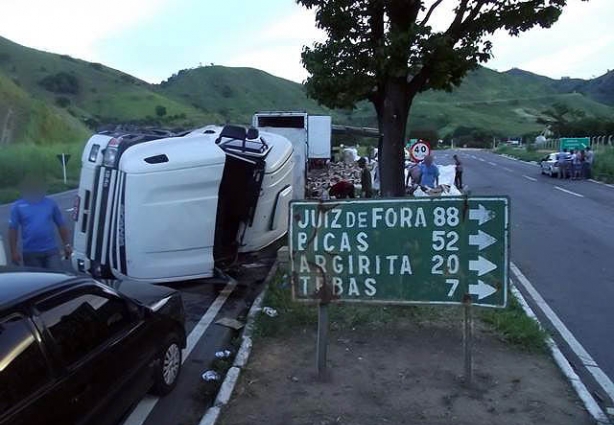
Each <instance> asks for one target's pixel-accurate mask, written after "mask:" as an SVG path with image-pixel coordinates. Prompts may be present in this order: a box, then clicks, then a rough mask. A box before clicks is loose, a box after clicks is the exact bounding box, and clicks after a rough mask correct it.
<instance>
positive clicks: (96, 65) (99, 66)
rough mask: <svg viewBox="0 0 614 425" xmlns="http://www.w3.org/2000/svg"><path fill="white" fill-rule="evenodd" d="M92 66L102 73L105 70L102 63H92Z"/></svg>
mask: <svg viewBox="0 0 614 425" xmlns="http://www.w3.org/2000/svg"><path fill="white" fill-rule="evenodd" d="M90 66H91V67H92V68H94V69H95V70H96V71H102V70H103V69H104V68H103V66H102V64H101V63H96V62H92V63H90Z"/></svg>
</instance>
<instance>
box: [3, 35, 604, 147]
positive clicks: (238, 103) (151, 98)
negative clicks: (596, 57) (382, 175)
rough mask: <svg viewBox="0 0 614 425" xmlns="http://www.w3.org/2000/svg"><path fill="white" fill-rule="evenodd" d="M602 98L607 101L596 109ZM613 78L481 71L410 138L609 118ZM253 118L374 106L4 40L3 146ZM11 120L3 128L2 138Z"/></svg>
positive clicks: (420, 106)
mask: <svg viewBox="0 0 614 425" xmlns="http://www.w3.org/2000/svg"><path fill="white" fill-rule="evenodd" d="M595 99H597V100H600V101H602V102H604V103H599V102H598V101H596V100H595ZM613 99H614V74H613V73H609V74H606V75H604V76H603V77H600V78H599V79H595V80H590V81H588V80H578V79H562V80H553V79H550V78H547V77H543V76H539V75H536V74H532V73H530V72H526V71H522V70H518V69H513V70H510V71H508V72H503V73H501V72H496V71H493V70H490V69H488V68H480V69H478V70H476V71H475V72H473V73H470V74H469V75H468V76H467V78H466V79H465V81H464V82H463V84H462V85H461V86H460V87H459V88H457V89H456V90H455V91H453V92H452V93H446V92H426V93H423V94H421V95H419V96H418V98H417V99H416V100H415V102H414V104H413V107H412V112H411V116H410V120H409V123H410V128H411V129H412V130H430V131H436V132H438V134H439V136H440V137H446V136H450V135H458V134H470V133H472V132H476V131H478V132H482V133H487V134H492V135H496V136H511V135H521V134H526V133H529V132H537V131H541V130H542V126H541V125H539V124H537V123H536V120H537V118H539V117H540V116H541V114H542V113H543V112H544V111H545V110H546V109H548V108H550V107H552V105H554V104H557V103H562V104H565V105H569V106H571V107H573V108H575V109H579V110H582V111H583V112H584V113H585V114H586V116H588V117H602V116H607V117H611V116H612V115H613V112H614V108H612V107H610V106H608V105H606V104H605V103H608V102H610V100H612V101H614V100H613ZM258 110H305V111H308V112H311V113H326V114H331V115H332V116H333V120H334V121H335V122H336V123H342V124H349V125H357V126H375V125H376V119H375V114H374V110H373V107H372V106H371V105H370V104H369V103H366V102H364V103H361V104H360V105H358V107H357V108H356V109H355V110H354V111H351V112H349V111H337V110H335V111H331V110H328V109H326V108H324V107H322V106H320V105H318V103H317V102H315V101H314V100H312V99H309V98H307V97H306V95H305V91H304V89H303V87H302V86H301V85H300V84H297V83H295V82H292V81H288V80H284V79H282V78H278V77H275V76H272V75H270V74H267V73H266V72H263V71H260V70H257V69H252V68H228V67H222V66H207V67H199V68H196V69H189V70H182V71H179V72H178V73H177V74H175V75H173V76H171V77H170V78H169V79H168V80H166V81H164V82H163V83H161V84H159V85H152V84H148V83H146V82H144V81H142V80H139V79H137V78H135V77H132V76H130V75H128V74H125V73H123V72H120V71H117V70H114V69H111V68H108V67H105V66H104V65H101V64H97V63H90V62H86V61H82V60H78V59H74V58H72V57H69V56H64V55H57V54H52V53H46V52H41V51H38V50H35V49H30V48H27V47H24V46H21V45H19V44H16V43H13V42H11V41H9V40H7V39H4V38H1V37H0V130H2V131H3V132H2V133H0V137H2V139H0V140H2V141H3V142H4V143H10V142H12V141H19V142H56V141H74V140H83V137H84V134H87V132H88V131H90V132H91V131H92V130H93V129H95V128H97V127H98V126H99V125H101V124H116V123H128V122H132V123H137V124H142V125H143V124H150V125H153V124H157V125H164V126H167V127H175V126H177V127H191V126H197V125H203V124H207V123H223V122H236V123H243V124H247V123H249V122H250V120H251V116H252V114H253V113H254V112H255V111H258ZM5 122H7V123H9V124H8V127H7V126H5V127H7V128H9V130H3V127H2V126H3V125H4V123H5Z"/></svg>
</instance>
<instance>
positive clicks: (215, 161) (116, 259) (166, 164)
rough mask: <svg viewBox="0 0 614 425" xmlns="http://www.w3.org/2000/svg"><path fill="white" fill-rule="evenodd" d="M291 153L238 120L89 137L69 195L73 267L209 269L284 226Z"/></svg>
mask: <svg viewBox="0 0 614 425" xmlns="http://www.w3.org/2000/svg"><path fill="white" fill-rule="evenodd" d="M293 168H294V155H293V148H292V144H291V143H290V142H289V141H288V140H287V139H286V138H284V137H282V136H280V135H277V134H273V133H266V132H259V131H258V130H257V129H254V128H250V129H246V128H244V127H239V126H225V127H223V128H222V127H217V126H207V127H204V128H201V129H198V130H194V131H191V132H189V133H187V134H183V135H175V134H172V133H169V132H164V131H148V132H128V133H122V132H104V133H99V134H96V135H94V136H92V137H91V138H90V140H89V141H88V142H87V145H86V146H85V149H84V152H83V157H82V171H81V179H80V183H79V192H78V195H77V198H76V200H75V208H74V210H73V218H74V219H75V221H76V223H75V231H74V255H73V266H74V267H75V269H76V270H78V271H81V272H88V273H91V274H92V275H94V276H97V277H102V278H118V279H125V278H128V279H131V280H135V281H143V282H172V281H179V280H188V279H197V278H206V277H211V276H213V274H214V269H215V267H216V266H224V265H226V264H229V263H231V262H232V261H233V260H234V259H235V258H236V257H237V255H238V254H239V253H244V252H252V251H257V250H260V249H262V248H264V247H266V246H267V245H269V244H271V243H272V242H274V241H275V240H277V239H279V238H280V237H282V236H283V235H284V234H285V233H286V231H287V220H288V216H287V215H288V203H289V201H290V200H291V199H292V196H293V191H294V190H296V189H295V188H293V186H292V181H293V178H292V176H293Z"/></svg>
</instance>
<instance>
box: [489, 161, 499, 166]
mask: <svg viewBox="0 0 614 425" xmlns="http://www.w3.org/2000/svg"><path fill="white" fill-rule="evenodd" d="M488 163H489V164H490V165H492V166H494V167H496V166H497V164H495V163H494V162H490V161H488Z"/></svg>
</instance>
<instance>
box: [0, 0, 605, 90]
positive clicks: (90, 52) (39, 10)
mask: <svg viewBox="0 0 614 425" xmlns="http://www.w3.org/2000/svg"><path fill="white" fill-rule="evenodd" d="M430 1H432V0H430ZM455 3H457V0H444V2H443V3H442V5H441V8H440V9H439V10H440V11H439V12H438V13H436V14H434V15H433V17H432V19H431V22H432V23H433V25H434V26H435V27H436V28H437V27H441V26H444V25H445V24H446V23H447V22H448V20H449V15H450V12H449V11H450V10H451V8H452V7H453V5H454V4H455ZM0 11H1V12H0V35H1V36H3V37H6V38H9V39H11V40H13V41H15V42H17V43H20V44H23V45H26V46H28V47H33V48H36V49H40V50H45V51H49V52H53V53H60V54H68V55H71V56H73V57H77V58H81V59H85V60H89V61H93V62H101V63H103V64H105V65H107V66H110V67H113V68H116V69H120V70H122V71H124V72H127V73H130V74H132V75H135V76H136V77H139V78H141V79H144V80H146V81H149V82H152V83H157V82H160V81H161V80H164V79H166V78H168V77H169V76H170V75H171V74H173V73H175V72H177V71H178V70H180V69H185V68H193V67H196V66H199V65H209V64H212V63H213V64H215V65H226V66H247V67H253V68H259V69H262V70H264V71H267V72H269V73H271V74H273V75H276V76H279V77H283V78H286V79H289V80H293V81H297V82H301V81H303V80H304V79H305V78H306V77H307V72H306V71H305V70H304V69H303V67H302V65H301V63H300V53H301V49H302V47H303V46H304V45H311V44H312V43H313V42H314V41H322V40H323V39H324V35H323V33H322V32H321V31H320V30H318V29H317V28H316V26H315V18H314V14H313V12H310V11H307V10H305V9H304V8H302V7H300V6H298V5H297V4H296V2H295V1H294V0H95V1H93V0H0ZM613 18H614V0H590V1H589V2H588V3H587V2H582V1H581V0H568V6H567V8H566V10H565V11H564V12H563V15H562V16H561V18H560V19H559V21H558V22H557V23H556V24H555V25H554V26H553V27H552V28H550V29H541V28H538V29H533V30H531V31H529V32H526V33H523V34H521V35H520V37H510V36H508V35H507V34H504V33H497V34H495V36H494V38H493V43H494V49H493V52H494V55H495V57H494V59H492V60H491V61H489V62H488V63H487V64H486V66H488V67H489V68H492V69H496V70H498V71H506V70H508V69H510V68H520V69H524V70H527V71H531V72H534V73H537V74H540V75H546V76H549V77H552V78H561V77H576V78H593V77H597V76H599V75H602V74H604V73H606V72H607V71H608V70H610V69H614V54H613V52H614V32H613V31H611V28H610V25H609V24H610V23H611V22H612V19H613Z"/></svg>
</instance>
